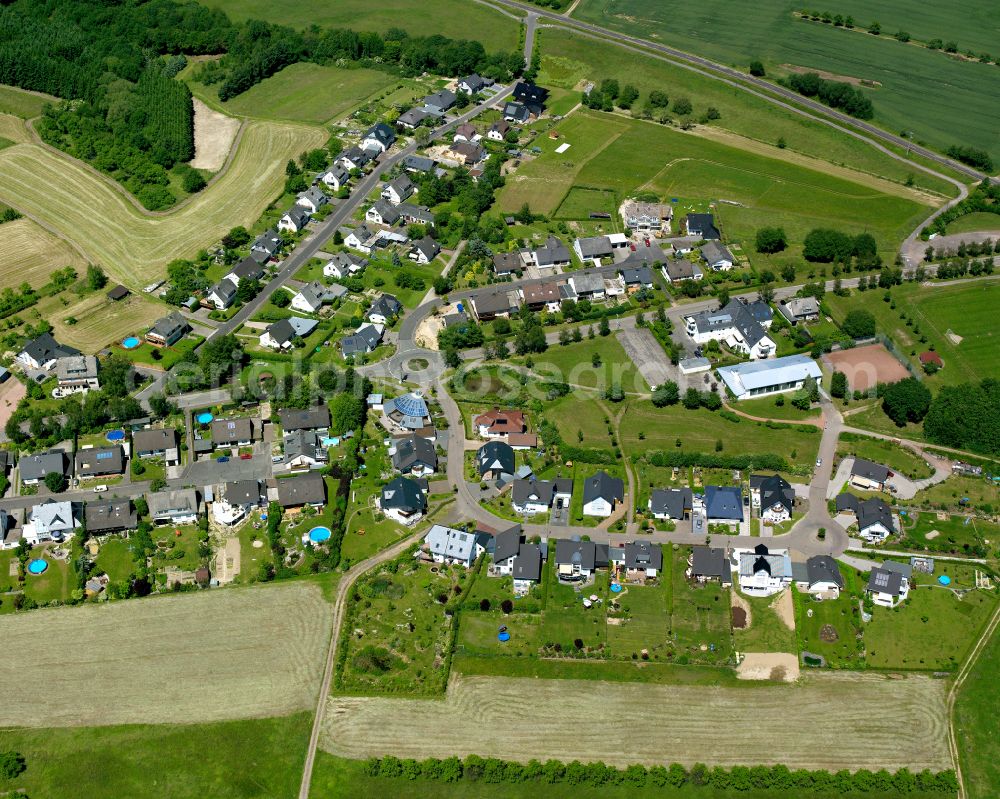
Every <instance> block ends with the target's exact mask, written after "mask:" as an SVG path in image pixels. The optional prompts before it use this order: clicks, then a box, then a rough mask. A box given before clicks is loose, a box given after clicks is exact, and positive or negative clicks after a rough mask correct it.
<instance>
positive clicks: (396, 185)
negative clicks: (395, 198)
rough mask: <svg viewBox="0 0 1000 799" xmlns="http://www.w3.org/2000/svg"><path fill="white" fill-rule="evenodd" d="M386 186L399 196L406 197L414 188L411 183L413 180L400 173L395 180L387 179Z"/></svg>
mask: <svg viewBox="0 0 1000 799" xmlns="http://www.w3.org/2000/svg"><path fill="white" fill-rule="evenodd" d="M386 188H391V189H393V190H395V192H396V193H397V194H398V195H399V196H400V197H408V196H410V195H411V194H413V192H414V191H415V190H416V188H417V187H416V186H414V185H413V181H412V180H410V178H409V177H407V176H406V175H400V176H399V177H398V178H396V179H395V180H391V181H389V183H388V184H387V186H386Z"/></svg>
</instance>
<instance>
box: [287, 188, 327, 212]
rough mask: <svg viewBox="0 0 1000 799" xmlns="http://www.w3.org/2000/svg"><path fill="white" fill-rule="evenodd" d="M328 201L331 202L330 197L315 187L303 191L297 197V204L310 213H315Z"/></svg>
mask: <svg viewBox="0 0 1000 799" xmlns="http://www.w3.org/2000/svg"><path fill="white" fill-rule="evenodd" d="M328 202H330V198H329V197H327V196H326V194H325V193H323V192H322V191H320V190H319V189H318V188H315V187H314V188H311V189H309V190H308V191H304V192H302V193H301V194H300V195H299V196H298V197H296V198H295V204H296V205H298V206H299V207H301V208H305V209H306V210H307V211H308V212H309V213H310V214H315V213H316V212H317V211H319V209H320V208H322V207H323V206H324V205H326V204H327V203H328Z"/></svg>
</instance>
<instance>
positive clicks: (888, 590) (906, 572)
mask: <svg viewBox="0 0 1000 799" xmlns="http://www.w3.org/2000/svg"><path fill="white" fill-rule="evenodd" d="M912 576H913V568H912V567H911V566H910V565H909V564H908V563H897V562H895V561H891V560H887V561H885V562H884V563H883V564H882V565H881V566H876V567H875V568H874V569H872V570H871V573H870V574H869V576H868V586H867V588H866V589H865V590H866V591H867V592H868V595H869V596H871V598H872V602H873V603H874V604H876V605H880V606H882V607H885V608H894V607H896V606H897V605H899V604H901V603H902V602H903V601H904V600H905V599H906V598H907V597H908V596H909V594H910V580H911V579H912Z"/></svg>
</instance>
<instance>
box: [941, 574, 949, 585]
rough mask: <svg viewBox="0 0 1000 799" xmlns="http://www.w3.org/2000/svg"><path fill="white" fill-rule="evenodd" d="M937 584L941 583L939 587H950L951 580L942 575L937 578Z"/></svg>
mask: <svg viewBox="0 0 1000 799" xmlns="http://www.w3.org/2000/svg"><path fill="white" fill-rule="evenodd" d="M938 582H939V583H941V585H951V578H950V577H949V576H948V575H947V574H942V575H941V576H940V577H938Z"/></svg>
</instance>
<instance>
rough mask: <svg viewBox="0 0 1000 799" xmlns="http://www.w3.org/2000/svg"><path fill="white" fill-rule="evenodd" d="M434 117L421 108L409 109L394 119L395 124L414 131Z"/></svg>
mask: <svg viewBox="0 0 1000 799" xmlns="http://www.w3.org/2000/svg"><path fill="white" fill-rule="evenodd" d="M433 118H434V116H433V115H432V114H429V113H428V112H427V111H425V110H424V109H423V108H411V109H410V110H408V111H404V112H403V113H402V114H400V115H399V116H398V117H397V118H396V124H397V125H400V126H401V127H404V128H406V129H407V130H415V129H417V128H418V127H420V126H421V125H422V124H423V123H424V121H425V120H428V119H433Z"/></svg>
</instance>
